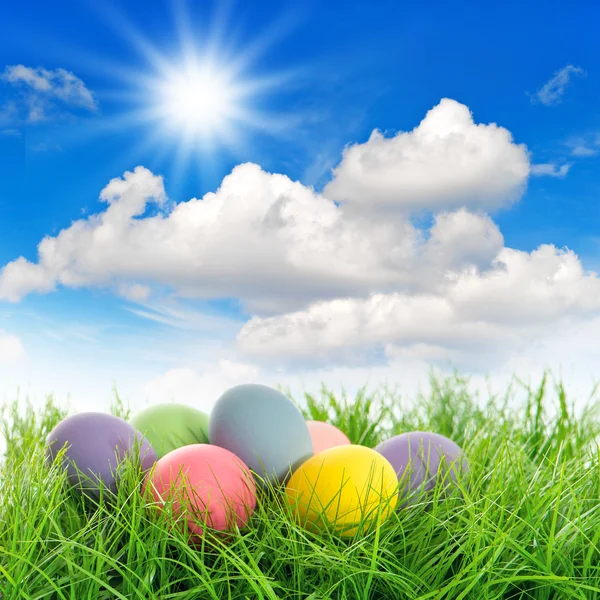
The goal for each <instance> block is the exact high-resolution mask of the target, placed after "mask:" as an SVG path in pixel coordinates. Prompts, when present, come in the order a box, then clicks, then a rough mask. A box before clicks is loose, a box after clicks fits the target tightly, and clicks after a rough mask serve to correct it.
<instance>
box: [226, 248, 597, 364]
mask: <svg viewBox="0 0 600 600" xmlns="http://www.w3.org/2000/svg"><path fill="white" fill-rule="evenodd" d="M598 314H600V279H598V277H597V276H596V274H594V273H590V274H586V273H584V271H583V268H582V266H581V263H580V262H579V260H578V258H577V257H576V256H575V254H574V253H573V252H571V251H568V250H557V249H556V248H555V247H553V246H550V245H545V246H541V247H540V248H538V249H537V250H535V251H534V252H532V253H527V252H521V251H517V250H512V249H509V248H503V249H502V250H501V251H500V252H499V253H498V256H497V258H496V259H495V260H494V261H493V267H492V268H491V269H489V270H487V271H486V272H485V273H482V272H480V271H479V270H478V269H477V268H476V267H472V268H469V269H465V270H464V271H463V272H461V273H453V274H452V276H451V277H448V278H447V280H446V281H445V282H444V283H443V284H441V285H440V286H439V290H438V292H437V293H429V294H412V295H409V294H406V293H402V292H394V293H390V294H373V295H372V296H370V297H369V298H367V299H357V298H345V299H338V300H334V301H330V302H318V303H315V304H313V305H312V306H310V307H309V308H308V309H307V310H305V311H298V312H295V313H290V314H285V315H277V316H272V317H268V318H261V317H253V318H252V319H250V321H249V322H248V323H246V324H245V325H244V327H243V328H242V329H241V331H240V333H239V334H238V344H239V346H240V349H241V350H242V351H243V352H245V353H246V354H247V355H248V356H261V357H264V358H266V359H269V360H270V359H276V360H278V361H280V360H281V357H282V356H288V357H290V359H292V360H307V359H309V360H314V359H317V360H319V361H332V360H336V361H339V360H340V359H342V360H344V359H345V360H352V358H353V357H356V356H357V355H358V357H359V359H360V360H365V359H366V358H368V357H369V356H372V355H374V354H375V353H376V351H377V349H383V350H384V352H391V353H392V354H397V353H398V350H399V349H403V352H404V354H405V355H407V354H406V353H407V352H408V353H411V354H412V353H416V354H414V355H415V356H423V355H427V356H428V357H429V358H431V359H435V360H436V361H440V360H442V361H453V362H454V363H455V364H456V363H458V362H463V361H465V359H468V360H469V361H471V363H473V361H478V362H480V363H481V365H483V363H485V362H486V359H487V362H488V363H489V365H491V364H492V362H491V361H492V360H495V359H497V358H498V356H502V355H507V354H509V353H510V352H513V351H516V350H520V349H523V348H524V347H527V346H528V345H530V344H531V343H533V342H534V341H535V340H536V339H539V338H540V337H543V336H544V335H545V334H547V333H548V332H549V331H551V330H552V329H554V328H556V329H558V328H560V327H561V326H563V325H571V324H572V323H573V322H574V321H577V320H579V321H580V322H582V321H584V320H587V319H589V318H591V317H593V316H595V315H598ZM423 353H424V354H423ZM489 365H488V366H489Z"/></svg>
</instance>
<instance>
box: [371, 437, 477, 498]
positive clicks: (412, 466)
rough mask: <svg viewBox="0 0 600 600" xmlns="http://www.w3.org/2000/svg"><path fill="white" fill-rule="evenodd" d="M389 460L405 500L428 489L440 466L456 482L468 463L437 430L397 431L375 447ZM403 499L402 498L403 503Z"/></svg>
mask: <svg viewBox="0 0 600 600" xmlns="http://www.w3.org/2000/svg"><path fill="white" fill-rule="evenodd" d="M375 450H376V451H377V452H379V453H380V454H381V455H383V456H384V457H385V458H387V460H388V461H389V462H390V463H391V465H392V467H394V470H395V471H396V475H397V477H398V480H399V482H400V496H401V498H402V499H403V500H408V499H409V497H410V496H412V497H413V498H414V497H415V495H416V494H415V493H416V492H429V491H431V490H432V489H433V488H434V487H435V485H436V482H437V480H438V476H439V473H440V470H441V469H440V468H441V467H442V465H443V467H442V469H443V473H444V474H446V477H445V481H446V482H447V483H448V482H449V481H454V482H456V481H457V480H458V476H459V475H460V474H461V473H465V472H466V471H467V470H468V468H469V466H468V462H467V459H466V458H465V456H464V454H463V451H462V449H461V448H460V447H459V446H458V445H457V444H456V443H455V442H453V441H452V440H450V439H448V438H447V437H445V436H443V435H440V434H438V433H432V432H426V431H412V432H408V433H402V434H400V435H396V436H394V437H392V438H390V439H388V440H386V441H384V442H381V443H380V444H378V445H377V446H376V447H375ZM405 504H406V503H405V502H403V503H402V506H404V505H405Z"/></svg>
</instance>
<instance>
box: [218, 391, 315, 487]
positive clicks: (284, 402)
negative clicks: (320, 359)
mask: <svg viewBox="0 0 600 600" xmlns="http://www.w3.org/2000/svg"><path fill="white" fill-rule="evenodd" d="M208 437H209V440H210V443H211V444H215V445H217V446H221V447H223V448H227V450H230V451H231V452H233V453H234V454H235V455H236V456H239V457H240V458H241V459H242V460H243V461H244V463H245V464H246V465H248V466H249V467H250V469H252V471H253V472H254V473H255V474H257V475H258V476H259V477H261V478H262V479H264V480H265V481H270V482H272V483H276V482H283V481H284V480H285V479H286V477H287V475H288V473H289V472H290V471H291V470H293V469H295V468H296V467H297V466H299V465H300V464H302V463H303V462H304V461H305V460H306V459H307V458H309V457H310V456H312V454H313V451H312V441H311V437H310V432H309V430H308V426H307V425H306V421H305V420H304V418H303V416H302V413H301V412H300V411H299V410H298V409H297V408H296V406H294V404H293V403H292V401H291V400H290V399H289V398H287V396H285V395H284V394H282V393H281V392H279V391H278V390H276V389H273V388H270V387H268V386H266V385H260V384H255V383H247V384H242V385H237V386H235V387H233V388H231V389H229V390H227V391H226V392H225V393H224V394H223V395H222V396H221V397H220V398H219V399H218V400H217V402H216V404H215V406H214V408H213V410H212V412H211V414H210V420H209V424H208Z"/></svg>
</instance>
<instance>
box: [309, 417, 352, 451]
mask: <svg viewBox="0 0 600 600" xmlns="http://www.w3.org/2000/svg"><path fill="white" fill-rule="evenodd" d="M306 425H307V426H308V431H309V432H310V437H311V440H312V447H313V452H314V453H315V454H318V453H319V452H323V450H328V449H329V448H333V447H335V446H347V445H348V444H350V440H349V439H348V436H347V435H346V434H345V433H344V432H343V431H340V430H339V429H338V428H337V427H336V426H335V425H332V424H331V423H325V422H324V421H306Z"/></svg>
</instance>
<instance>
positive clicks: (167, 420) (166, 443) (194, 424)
mask: <svg viewBox="0 0 600 600" xmlns="http://www.w3.org/2000/svg"><path fill="white" fill-rule="evenodd" d="M131 424H132V425H133V426H134V427H135V428H136V429H137V430H139V431H141V432H142V433H143V434H144V435H145V436H146V439H147V440H148V441H149V442H150V443H151V444H152V447H153V448H154V450H155V451H156V456H157V457H158V458H162V457H163V456H164V455H165V454H167V453H168V452H171V451H172V450H175V449H177V448H181V447H182V446H187V445H189V444H208V415H207V414H205V413H203V412H201V411H199V410H196V409H195V408H192V407H191V406H186V405H185V404H154V405H152V406H148V407H147V408H145V409H144V410H142V411H140V412H139V413H137V414H136V415H135V416H134V417H133V418H132V419H131Z"/></svg>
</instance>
